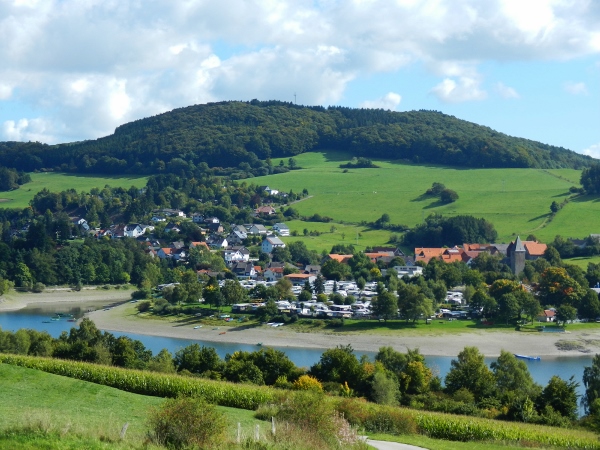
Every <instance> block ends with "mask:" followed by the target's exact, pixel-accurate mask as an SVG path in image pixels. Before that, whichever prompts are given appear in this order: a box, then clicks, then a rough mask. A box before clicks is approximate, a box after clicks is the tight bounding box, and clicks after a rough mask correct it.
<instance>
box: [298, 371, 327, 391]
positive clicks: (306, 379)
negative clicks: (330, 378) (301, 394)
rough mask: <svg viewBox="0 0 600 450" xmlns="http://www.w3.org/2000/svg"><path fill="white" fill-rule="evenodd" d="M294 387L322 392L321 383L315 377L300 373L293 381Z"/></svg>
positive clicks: (300, 389)
mask: <svg viewBox="0 0 600 450" xmlns="http://www.w3.org/2000/svg"><path fill="white" fill-rule="evenodd" d="M293 386H294V389H297V390H299V391H315V392H323V385H322V384H321V382H320V381H319V380H317V379H316V378H315V377H311V376H310V375H302V376H301V377H300V378H298V379H297V380H296V381H294V384H293Z"/></svg>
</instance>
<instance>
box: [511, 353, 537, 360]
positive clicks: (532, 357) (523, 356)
mask: <svg viewBox="0 0 600 450" xmlns="http://www.w3.org/2000/svg"><path fill="white" fill-rule="evenodd" d="M514 355H515V357H516V358H520V359H528V360H529V361H540V360H541V359H542V358H540V357H539V356H528V355H517V354H516V353H515V354H514Z"/></svg>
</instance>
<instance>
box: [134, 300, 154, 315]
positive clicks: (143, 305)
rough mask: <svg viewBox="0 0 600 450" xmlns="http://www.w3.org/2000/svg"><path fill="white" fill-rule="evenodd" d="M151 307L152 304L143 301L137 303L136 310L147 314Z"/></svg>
mask: <svg viewBox="0 0 600 450" xmlns="http://www.w3.org/2000/svg"><path fill="white" fill-rule="evenodd" d="M151 307H152V302H150V301H149V300H146V301H143V302H140V303H138V305H137V306H136V308H137V310H138V311H139V312H141V313H143V312H147V311H150V308H151Z"/></svg>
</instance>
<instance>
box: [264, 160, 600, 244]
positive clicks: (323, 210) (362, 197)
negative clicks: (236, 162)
mask: <svg viewBox="0 0 600 450" xmlns="http://www.w3.org/2000/svg"><path fill="white" fill-rule="evenodd" d="M294 159H295V160H296V162H297V164H298V165H299V166H300V167H302V168H303V169H302V170H295V171H291V172H288V173H285V174H278V175H270V176H267V177H258V178H255V179H253V182H255V183H257V184H261V185H263V184H268V185H270V186H271V187H272V188H275V189H280V190H283V191H289V190H290V189H292V190H294V191H296V192H297V191H301V190H302V189H303V188H306V189H308V191H309V194H310V195H312V196H313V197H312V198H309V199H306V200H303V201H301V202H299V203H296V204H295V205H294V208H296V209H297V210H298V211H299V212H300V214H301V215H305V216H310V215H312V214H315V213H319V214H321V215H326V216H330V217H332V218H333V219H334V221H335V222H353V223H360V222H361V221H375V220H376V219H378V218H379V217H381V215H382V214H383V213H387V214H389V216H390V219H391V220H390V221H391V223H394V224H405V225H408V226H414V225H416V224H418V223H420V222H422V221H423V219H424V218H425V217H427V216H428V215H429V214H432V213H439V214H442V215H444V216H454V215H459V214H469V215H473V216H475V217H483V218H485V219H487V220H489V221H491V222H492V223H493V224H494V226H495V228H496V230H497V231H498V242H510V241H511V240H512V239H514V237H515V236H516V235H517V234H519V235H521V236H523V237H526V236H527V235H529V234H535V235H536V236H537V237H538V239H540V240H541V241H543V242H548V241H550V240H552V239H553V238H554V237H555V236H556V235H558V234H560V235H562V236H565V237H584V236H586V235H588V234H590V233H594V232H598V227H597V225H596V223H595V220H594V218H595V217H597V211H600V201H599V200H598V198H597V197H589V196H582V197H579V198H576V199H574V200H573V201H571V202H570V203H569V204H567V205H566V206H565V207H564V208H563V209H562V210H560V211H559V212H558V213H557V214H556V216H555V217H554V218H553V220H552V221H550V222H549V223H547V222H548V220H549V219H550V218H551V217H550V204H551V203H552V202H553V201H556V202H558V203H561V202H563V201H564V200H565V199H567V198H568V197H569V196H570V193H569V188H570V187H571V186H576V187H579V178H580V173H581V172H580V171H577V170H571V169H556V170H544V169H467V168H464V169H463V168H456V167H452V168H451V167H442V166H426V165H414V164H409V163H406V162H404V161H381V160H373V162H374V163H375V164H377V165H379V166H380V168H378V169H348V170H347V172H346V173H344V169H340V168H339V165H340V163H343V162H347V161H348V160H349V159H350V157H349V156H348V155H346V154H344V153H340V152H325V153H305V154H302V155H298V156H296V157H294ZM277 162H278V161H274V163H277ZM284 162H286V160H285V159H284ZM434 182H439V183H443V184H444V185H445V186H446V187H447V188H449V189H452V190H454V191H456V192H457V193H458V195H459V199H458V200H457V201H456V202H454V203H451V204H441V203H440V202H439V201H437V199H435V198H432V197H427V196H424V195H423V194H424V193H425V191H426V190H427V189H428V188H429V187H431V184H432V183H434ZM329 225H331V224H329ZM308 228H309V229H310V227H308ZM382 243H383V242H381V244H382Z"/></svg>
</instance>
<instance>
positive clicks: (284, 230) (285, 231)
mask: <svg viewBox="0 0 600 450" xmlns="http://www.w3.org/2000/svg"><path fill="white" fill-rule="evenodd" d="M273 231H274V232H275V233H277V234H278V235H280V236H289V235H290V229H289V227H288V226H287V225H286V224H285V223H276V224H275V225H273Z"/></svg>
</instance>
